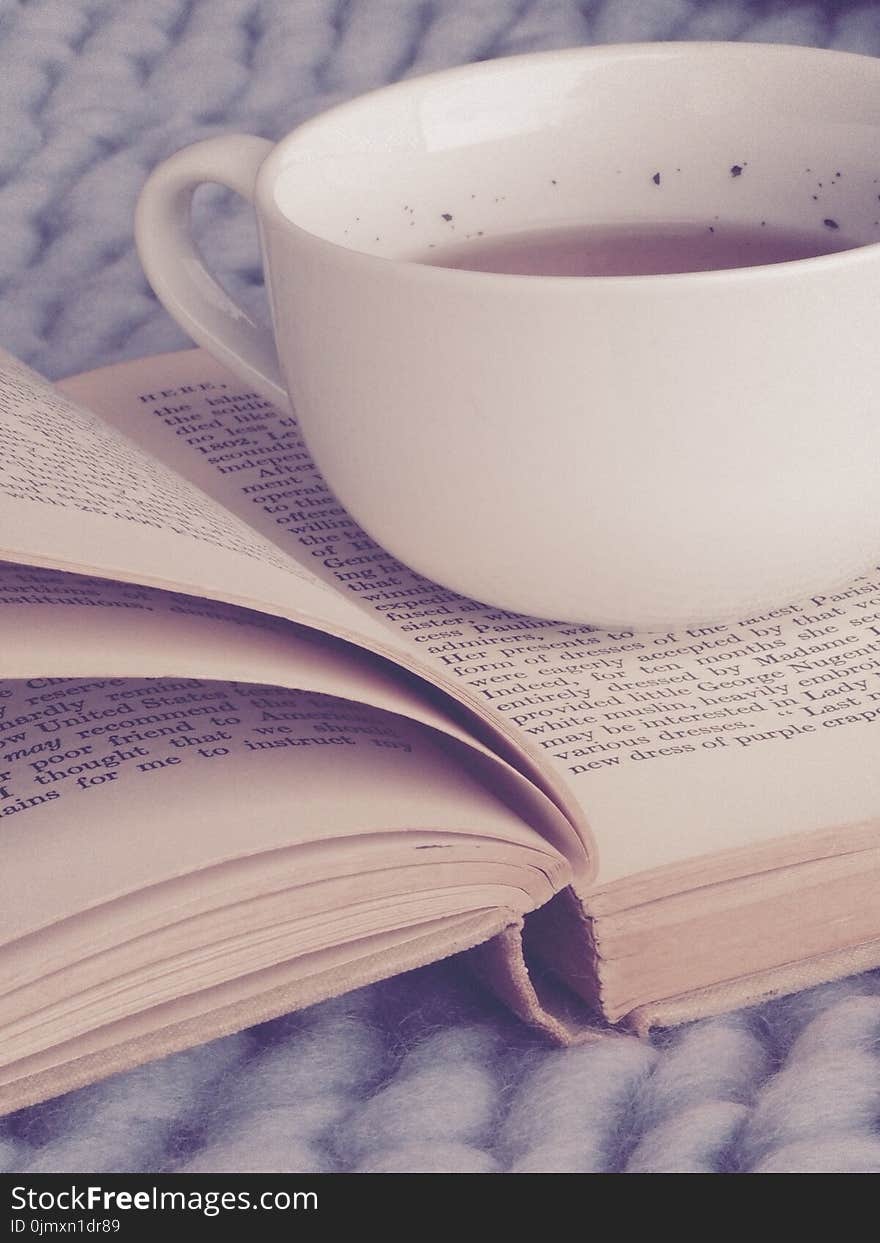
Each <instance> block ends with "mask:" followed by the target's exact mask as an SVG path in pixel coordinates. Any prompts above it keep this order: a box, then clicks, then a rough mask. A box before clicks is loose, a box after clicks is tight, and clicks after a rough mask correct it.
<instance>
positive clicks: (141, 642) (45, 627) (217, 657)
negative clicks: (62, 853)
mask: <svg viewBox="0 0 880 1243" xmlns="http://www.w3.org/2000/svg"><path fill="white" fill-rule="evenodd" d="M83 677H88V678H90V679H93V680H95V679H97V680H98V681H99V682H102V683H103V682H107V680H108V679H110V680H112V679H114V678H116V679H119V678H128V677H139V678H144V677H155V678H164V679H167V678H168V677H174V678H177V679H179V680H181V684H182V685H184V686H185V685H188V684H190V683H192V684H193V685H196V686H197V685H199V684H200V683H205V682H210V681H218V680H225V681H230V680H231V681H238V682H261V683H264V684H265V685H267V686H271V687H276V688H286V689H291V690H302V691H312V692H318V693H320V694H323V695H331V696H335V697H338V698H340V699H346V700H351V701H353V702H354V703H357V704H364V705H368V706H370V707H375V708H381V709H383V710H384V711H386V712H393V713H395V714H398V715H402V716H404V717H406V718H408V719H409V720H411V721H414V722H418V723H419V724H421V725H425V726H428V727H430V728H431V729H432V730H435V731H437V732H438V733H439V734H441V735H443V736H445V737H446V738H448V739H449V740H450V743H452V744H457V745H460V746H461V747H462V748H466V751H462V753H461V757H460V762H461V765H462V768H463V770H464V769H467V768H470V769H471V770H473V771H474V772H478V773H481V774H484V777H483V779H484V780H485V781H486V782H487V783H488V784H490V786H491V788H492V789H493V790H494V792H495V794H496V796H497V797H498V798H501V799H503V800H504V799H506V800H507V802H508V804H509V805H511V806H513V807H515V808H516V809H517V814H518V815H520V816H521V817H522V818H524V819H525V820H526V821H527V822H528V823H530V824H532V825H534V826H535V827H536V828H538V829H539V830H540V831H541V832H542V833H543V834H544V836H545V838H546V840H547V842H548V843H550V844H552V845H553V846H555V848H556V849H557V850H558V851H559V852H560V853H561V854H563V855H565V856H566V857H568V858H570V859H572V860H574V861H575V863H576V865H579V866H581V867H583V866H584V861H585V860H584V852H583V849H582V847H581V846H580V843H579V840H578V838H577V836H576V835H575V833H574V832H573V830H572V829H571V827H570V825H569V824H568V821H567V820H566V818H565V817H564V815H562V814H561V813H560V812H559V810H558V809H557V808H556V807H555V806H554V804H553V803H552V802H551V801H550V799H549V798H547V797H546V796H545V795H544V794H543V793H542V792H541V791H540V790H538V789H536V788H535V786H534V785H533V783H532V782H530V781H529V780H528V779H527V778H526V777H524V776H522V775H521V774H520V773H519V772H517V771H516V769H514V768H512V767H511V766H510V765H508V764H507V763H506V762H505V761H504V760H503V759H501V758H500V757H498V756H497V755H496V754H495V753H494V752H493V751H492V750H490V749H489V748H488V747H486V746H485V745H484V744H482V743H480V742H479V741H478V740H477V739H475V738H473V737H472V735H471V733H470V732H469V731H468V730H467V729H466V728H465V727H464V726H463V725H461V724H460V723H458V722H457V721H455V720H454V719H453V718H452V717H451V716H450V715H449V714H448V713H447V712H445V711H444V705H443V702H442V701H441V702H439V703H434V702H432V701H431V699H430V697H429V696H428V695H427V694H425V693H424V690H423V688H422V687H420V686H419V685H418V684H416V683H414V680H413V679H411V678H408V677H407V676H406V675H405V674H402V673H401V672H400V671H399V670H397V669H396V668H395V667H394V666H393V665H390V664H389V663H388V662H387V661H384V660H382V659H380V658H379V657H375V656H372V655H371V654H370V653H368V652H364V651H360V650H358V649H355V648H354V647H352V645H350V644H348V643H345V642H342V641H340V640H336V639H333V638H332V637H330V636H327V635H323V634H320V633H317V632H315V631H312V630H308V629H300V628H296V627H293V626H291V625H290V624H289V623H286V622H282V621H281V620H279V619H276V618H273V617H266V616H264V615H263V614H261V613H257V612H253V611H249V610H245V609H240V608H237V607H235V606H233V605H223V604H220V603H217V602H216V601H209V600H194V599H193V598H191V597H189V596H183V595H177V594H174V593H171V592H164V591H159V590H156V589H154V588H150V587H141V586H137V585H134V584H127V583H114V582H110V581H106V580H102V579H96V578H88V577H86V576H83V575H73V574H64V573H60V572H58V571H53V570H46V569H42V568H38V567H25V566H17V565H3V564H2V563H0V678H9V679H12V678H18V679H27V683H28V685H29V686H31V688H32V689H33V690H34V692H35V698H37V699H38V698H39V695H37V694H36V692H43V691H45V690H47V689H49V688H52V687H55V686H58V687H60V688H62V690H60V691H59V692H58V694H63V687H64V685H65V684H66V683H67V682H68V681H70V680H71V679H76V678H83ZM182 702H184V703H185V702H186V700H185V697H184V699H183V700H182ZM10 729H11V731H12V732H11V733H10V732H8V730H10ZM42 729H43V727H41V726H39V725H29V724H28V722H27V721H19V720H14V719H13V718H11V717H10V716H9V715H8V714H7V713H6V711H5V709H4V706H3V703H2V702H0V771H2V769H3V763H2V757H3V754H4V753H3V750H2V747H3V743H4V742H7V743H8V744H9V746H10V748H11V749H12V751H13V752H15V753H17V752H18V751H20V750H21V749H22V748H26V747H27V746H29V745H36V743H37V742H39V740H40V733H41V731H42ZM105 732H106V731H104V730H101V729H98V730H97V735H103V733H105ZM111 749H112V748H111ZM462 788H463V797H464V792H465V791H466V789H467V788H468V782H467V781H466V780H465V781H463V786H462ZM427 795H428V790H427V787H426V798H427ZM7 797H11V794H9V792H8V791H7V792H6V794H4V793H3V785H2V782H0V817H2V815H3V814H4V812H3V809H4V804H5V799H6V798H7ZM389 798H391V799H393V790H392V791H389ZM430 811H431V808H430V805H429V804H427V803H426V806H425V814H426V815H429V814H430ZM143 814H149V808H139V806H138V805H132V807H131V809H130V811H129V815H130V816H132V817H139V816H142V815H143Z"/></svg>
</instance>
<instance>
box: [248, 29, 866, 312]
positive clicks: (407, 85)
mask: <svg viewBox="0 0 880 1243" xmlns="http://www.w3.org/2000/svg"><path fill="white" fill-rule="evenodd" d="M624 56H626V57H629V56H632V57H639V56H647V57H651V58H653V59H660V58H666V59H670V60H671V59H675V58H686V59H704V58H706V57H708V56H720V57H723V58H726V59H728V60H734V59H737V58H739V59H743V58H746V59H751V58H753V57H755V56H764V57H766V58H767V59H768V60H770V59H776V60H784V61H789V62H792V63H797V62H798V61H803V60H813V61H818V60H822V59H825V60H829V59H833V60H835V61H838V62H848V63H850V64H851V65H855V64H858V65H860V66H862V67H864V66H865V65H867V64H871V63H873V64H874V65H875V66H876V70H877V73H878V77H880V57H875V56H872V55H870V54H868V53H864V52H851V51H842V50H838V49H837V48H820V47H812V46H808V45H804V44H793V43H758V42H745V41H743V42H740V41H727V40H693V41H690V40H658V41H656V42H636V43H603V44H578V45H575V46H572V47H565V48H555V49H551V50H549V51H537V52H521V53H516V54H514V55H511V56H499V57H495V58H492V59H490V60H485V61H469V62H468V63H467V64H464V65H454V66H451V67H449V68H445V69H436V70H432V71H431V72H428V73H424V74H419V75H417V76H416V77H412V78H403V79H399V80H398V81H396V82H390V83H386V84H384V85H382V86H378V87H374V88H373V89H371V90H369V91H365V92H363V93H361V94H358V95H355V96H353V97H352V98H350V99H346V100H342V101H341V102H340V103H337V104H334V105H333V106H332V107H330V108H326V109H324V110H323V111H321V112H319V113H317V114H316V115H315V116H312V117H309V118H308V119H307V120H305V121H303V122H301V123H300V124H299V125H297V126H295V127H294V128H293V129H292V130H290V131H288V133H286V134H285V135H284V136H283V137H282V138H280V139H279V140H278V141H277V142H276V143H275V145H274V147H273V148H272V150H271V151H270V152H269V154H268V155H267V156H266V159H265V160H264V161H263V163H262V164H261V166H260V169H259V171H258V174H257V179H256V185H255V192H254V198H255V203H256V205H257V208H258V211H259V214H260V215H261V216H262V217H263V218H264V219H265V220H267V221H269V222H271V223H274V224H275V225H276V226H278V227H280V228H281V229H282V230H286V231H290V232H292V233H293V234H294V235H295V236H297V238H298V239H299V241H300V243H301V244H303V245H306V246H308V247H310V248H311V249H314V250H315V251H319V252H320V251H323V252H324V253H326V254H327V255H328V256H334V255H335V256H336V257H337V258H340V257H341V256H345V257H346V261H348V262H352V263H358V264H363V265H370V266H371V265H374V264H381V265H384V267H385V268H386V269H387V268H388V265H392V267H393V268H396V269H398V270H399V271H400V272H401V273H408V274H410V275H411V276H413V277H414V278H416V279H428V280H437V279H441V280H442V279H446V280H457V281H462V280H469V281H478V282H480V284H481V285H485V284H486V282H490V281H491V282H499V281H501V282H505V283H510V282H516V283H522V282H526V283H528V284H529V285H532V286H534V284H535V282H542V283H543V284H545V285H547V284H549V285H552V286H556V287H559V288H571V287H576V288H583V287H584V285H585V284H588V285H590V286H592V285H594V284H601V285H603V286H604V285H609V284H613V285H615V286H622V285H625V284H626V285H641V284H643V283H644V282H649V283H650V285H651V286H654V287H656V285H657V282H658V281H664V282H665V281H671V282H675V283H676V284H677V283H679V282H682V281H685V282H690V283H703V282H706V281H710V282H716V281H718V280H720V279H721V280H724V281H726V282H735V281H738V280H740V279H744V278H748V279H753V278H759V279H767V278H768V277H770V276H776V277H779V276H782V275H790V274H792V273H793V272H802V271H803V272H806V271H809V272H810V273H814V272H824V271H827V270H828V269H836V268H839V267H844V266H850V265H851V264H853V263H858V262H862V261H864V259H866V258H870V257H874V258H877V257H880V239H878V240H877V241H873V242H864V243H862V244H860V245H857V246H852V247H848V248H846V249H844V250H839V251H832V252H830V253H828V254H820V255H810V256H807V257H804V258H800V259H787V260H783V261H782V262H779V263H765V264H753V265H743V266H742V267H735V268H703V269H699V270H697V271H693V272H646V273H635V274H618V275H613V276H611V275H597V276H565V275H558V274H533V273H521V272H482V271H474V270H472V269H469V268H447V267H443V266H442V265H440V264H437V265H434V264H428V263H425V262H423V261H421V260H419V259H409V258H401V257H397V256H394V255H377V254H373V253H371V252H369V251H364V250H358V249H356V248H355V247H353V246H348V245H346V244H345V243H343V242H339V241H333V240H332V239H330V238H326V237H322V236H321V235H320V234H317V233H313V232H312V231H311V230H310V229H307V228H305V227H304V226H303V225H301V224H298V223H297V222H296V221H295V220H292V219H291V218H290V217H289V216H288V215H286V214H285V213H284V212H283V211H282V210H281V208H280V207H279V205H278V203H277V201H276V198H275V194H274V187H275V182H276V180H277V178H278V175H279V174H280V172H281V171H282V169H283V168H285V167H286V165H287V162H288V157H289V153H290V151H291V149H292V148H295V147H296V145H297V142H298V141H299V140H300V139H301V138H302V137H303V136H304V135H308V134H310V133H311V132H312V131H314V130H318V129H320V128H321V127H322V126H324V125H325V124H327V123H331V124H332V121H333V119H334V118H335V117H337V116H339V115H340V114H344V113H346V112H354V111H356V110H360V109H362V108H367V107H369V106H370V105H371V104H372V103H373V102H374V101H375V100H377V99H385V98H388V97H389V96H391V95H397V94H399V95H401V96H405V95H406V94H407V93H408V92H410V91H412V90H413V89H416V90H418V89H420V88H421V87H422V86H423V84H425V83H443V82H447V83H449V84H450V85H453V84H455V83H456V82H459V81H462V80H467V79H471V78H474V77H477V76H484V75H486V74H487V73H503V72H504V71H505V69H506V68H507V67H508V66H509V65H511V64H524V65H532V66H534V68H535V69H541V68H542V67H544V66H547V65H553V64H560V63H563V62H570V61H577V60H584V61H592V60H596V61H601V60H611V59H619V58H621V57H624ZM866 252H867V253H866ZM414 274H419V275H418V277H415V276H414Z"/></svg>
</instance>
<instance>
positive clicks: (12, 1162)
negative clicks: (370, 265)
mask: <svg viewBox="0 0 880 1243" xmlns="http://www.w3.org/2000/svg"><path fill="white" fill-rule="evenodd" d="M669 38H674V39H749V40H758V41H761V40H763V41H779V42H790V43H806V44H818V45H822V46H830V47H837V48H843V49H849V50H855V51H863V52H868V53H871V54H880V5H877V4H875V3H856V4H848V3H841V2H836V0H826V2H825V3H824V4H823V3H802V4H799V3H796V2H795V3H786V2H782V0H778V2H774V0H706V2H705V3H697V2H695V0H580V2H579V3H577V2H575V0H29V2H28V3H16V2H15V0H0V115H2V117H3V122H4V123H3V125H2V127H0V287H2V298H0V343H2V344H3V345H4V346H6V347H7V348H9V349H11V350H13V351H14V352H15V353H17V354H19V355H20V356H21V357H23V358H25V359H26V360H27V361H29V362H31V363H32V364H33V365H35V366H36V367H38V368H39V369H41V370H43V371H44V372H45V373H47V374H48V375H50V376H53V377H56V376H60V375H64V374H67V373H70V372H73V371H80V370H84V369H87V368H90V367H96V366H99V365H101V364H103V363H109V362H116V361H119V360H120V359H123V358H128V357H136V356H138V355H142V354H148V353H154V352H157V351H159V350H166V349H174V348H177V347H182V346H184V345H186V344H187V342H186V340H185V338H184V337H183V336H182V335H181V333H180V332H179V330H178V329H177V328H176V327H175V326H174V324H172V322H171V321H170V319H169V318H168V316H167V315H166V314H165V313H164V311H163V310H162V309H161V308H160V307H159V306H158V305H157V303H156V302H155V300H154V299H153V297H152V296H151V294H150V292H149V290H148V289H147V286H146V283H145V281H144V279H143V276H142V274H141V272H140V269H139V266H138V262H137V259H136V257H135V254H134V250H133V246H132V229H131V218H132V211H133V207H134V202H135V198H136V195H137V192H138V190H139V188H140V186H141V184H142V182H143V180H144V178H145V176H146V174H147V172H148V170H149V169H150V168H152V166H153V165H154V164H155V163H157V162H158V161H159V160H160V159H162V158H163V157H164V156H166V155H168V154H170V152H171V151H173V150H175V149H176V148H177V147H179V146H182V145H183V144H184V143H187V142H190V141H193V140H194V139H197V138H203V137H207V136H209V135H211V134H216V133H221V132H225V131H228V130H234V129H240V130H247V131H250V132H253V133H259V134H264V135H266V136H267V137H270V138H275V137H279V136H280V135H281V134H283V133H285V132H286V131H287V130H289V129H290V128H292V127H293V126H294V125H295V124H297V123H298V122H299V121H301V120H303V119H304V118H305V117H307V116H309V115H311V114H313V113H315V112H317V111H319V110H321V109H323V108H325V107H327V106H329V105H330V104H332V103H335V102H337V101H339V100H341V99H343V98H346V97H348V96H350V95H353V94H356V93H359V92H361V91H364V90H367V89H369V88H370V87H373V86H377V85H379V84H381V83H383V82H387V81H391V80H393V79H396V78H400V77H403V76H406V75H409V74H414V73H421V72H425V71H427V70H431V69H437V68H442V67H444V66H447V65H454V64H459V63H463V62H465V61H469V60H477V59H484V58H487V57H492V56H500V55H504V54H506V53H512V52H522V51H529V50H537V49H542V48H552V47H562V46H566V45H571V44H578V43H609V42H619V41H634V40H654V39H669ZM200 199H201V203H200V205H199V212H198V221H197V228H198V234H199V237H200V241H201V244H202V245H203V247H204V249H205V250H206V252H207V253H208V255H209V256H221V255H222V268H223V271H224V273H225V274H226V279H227V283H228V284H229V287H230V288H231V290H232V292H233V293H235V294H236V296H238V297H240V298H242V299H243V300H244V301H245V302H246V303H248V304H249V306H251V307H252V308H253V309H254V310H257V309H258V308H259V306H260V303H261V300H262V290H261V284H260V273H259V264H258V260H257V254H256V245H255V241H254V230H253V226H252V223H251V221H250V219H249V217H248V214H247V211H246V210H245V209H244V208H243V206H242V205H241V204H240V203H239V202H238V201H237V200H235V199H234V197H232V196H231V195H228V194H226V193H224V192H220V191H216V192H213V191H208V190H205V191H202V192H200ZM878 1126H880V973H873V974H869V975H866V976H863V977H861V978H860V979H857V980H853V981H848V982H845V983H842V984H838V985H830V986H828V987H826V988H824V989H816V990H813V991H812V992H809V993H804V994H801V995H800V996H798V997H795V998H791V999H787V1000H784V1001H779V1002H775V1003H773V1004H770V1005H766V1006H763V1007H761V1008H760V1009H757V1010H754V1011H750V1012H746V1013H742V1014H739V1015H734V1016H730V1017H727V1018H723V1019H717V1020H713V1021H709V1022H705V1023H699V1024H694V1025H692V1026H690V1027H687V1028H683V1029H681V1030H679V1031H677V1032H673V1033H669V1034H667V1035H666V1036H664V1037H661V1038H657V1039H655V1040H654V1041H653V1042H652V1043H651V1044H648V1043H642V1042H639V1041H637V1040H636V1039H634V1038H629V1037H621V1038H619V1039H611V1040H609V1041H607V1042H605V1043H601V1044H599V1045H590V1046H585V1047H583V1048H576V1049H571V1050H566V1051H558V1050H549V1049H547V1048H546V1047H544V1046H542V1045H540V1044H539V1043H538V1042H537V1041H536V1040H535V1039H534V1038H533V1037H532V1036H531V1035H530V1034H529V1033H528V1032H526V1031H524V1030H523V1029H522V1028H520V1027H518V1026H517V1025H516V1024H515V1023H514V1022H513V1021H512V1020H511V1019H509V1018H508V1017H507V1016H506V1015H505V1014H503V1013H501V1012H500V1011H499V1010H498V1008H497V1007H496V1006H495V1005H494V1004H493V1003H491V1002H490V1001H489V1000H488V999H487V998H486V997H485V996H483V995H482V994H481V993H480V992H479V991H478V989H477V988H476V986H475V985H474V984H473V982H472V981H471V979H470V978H469V976H468V975H467V973H466V972H465V970H464V969H463V968H462V966H461V965H460V964H459V963H457V962H454V961H453V962H449V963H441V964H438V965H436V966H434V967H430V968H426V969H425V970H422V971H418V972H415V973H413V974H411V975H409V976H405V977H402V978H401V979H399V980H394V981H389V982H386V983H384V984H379V985H376V986H374V987H372V988H369V989H365V990H363V991H361V992H359V993H355V994H353V995H351V996H349V997H346V998H342V999H340V1000H337V1001H334V1002H329V1003H325V1004H324V1005H320V1006H316V1007H314V1008H313V1009H312V1010H310V1011H308V1012H306V1013H304V1014H301V1015H294V1016H291V1017H289V1018H285V1019H281V1020H278V1021H276V1022H274V1023H269V1024H265V1025H263V1026H262V1027H258V1028H255V1029H253V1030H251V1031H249V1032H245V1033H242V1034H241V1035H238V1036H233V1037H229V1038H228V1039H225V1040H220V1041H217V1042H215V1043H214V1044H211V1045H208V1046H205V1047H204V1048H201V1049H197V1050H193V1051H190V1052H187V1053H183V1054H179V1055H177V1056H175V1057H172V1058H168V1059H166V1060H165V1061H163V1062H159V1063H156V1064H154V1065H151V1066H147V1067H144V1068H143V1069H141V1070H138V1071H135V1072H132V1073H129V1074H126V1075H121V1076H118V1077H117V1078H115V1079H113V1080H110V1081H108V1082H106V1083H103V1084H99V1085H97V1086H95V1087H93V1088H88V1089H85V1090H83V1091H81V1092H76V1093H72V1094H70V1095H69V1096H67V1097H64V1098H61V1099H59V1100H57V1101H53V1102H49V1103H47V1104H44V1105H42V1106H39V1107H36V1108H33V1109H29V1110H24V1111H22V1112H21V1113H19V1114H17V1115H13V1116H11V1117H8V1118H6V1119H5V1120H2V1119H0V1170H4V1169H7V1170H14V1171H25V1170H34V1171H36V1170H42V1171H68V1170H83V1171H94V1172H103V1171H110V1170H119V1171H126V1172H130V1171H138V1170H151V1171H156V1170H193V1171H196V1170H202V1171H222V1170H251V1171H271V1170H292V1171H302V1172H309V1171H320V1170H375V1171H422V1170H424V1171H518V1170H535V1171H540V1170H551V1171H572V1172H574V1171H584V1172H586V1171H606V1170H619V1171H634V1172H636V1171H637V1172H642V1171H729V1172H734V1171H746V1170H755V1171H767V1172H770V1171H817V1172H818V1171H846V1172H849V1171H852V1172H856V1171H877V1170H880V1130H878Z"/></svg>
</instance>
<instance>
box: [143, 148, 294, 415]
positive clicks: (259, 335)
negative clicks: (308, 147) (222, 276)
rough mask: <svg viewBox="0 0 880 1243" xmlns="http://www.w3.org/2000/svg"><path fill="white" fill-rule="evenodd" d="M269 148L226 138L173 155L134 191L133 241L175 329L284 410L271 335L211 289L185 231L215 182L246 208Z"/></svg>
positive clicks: (286, 404) (213, 286)
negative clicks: (202, 194)
mask: <svg viewBox="0 0 880 1243" xmlns="http://www.w3.org/2000/svg"><path fill="white" fill-rule="evenodd" d="M271 150H272V143H271V142H268V141H267V140H266V139H265V138H256V137H253V136H251V135H249V134H227V135H223V136H221V137H219V138H208V139H206V140H205V141H204V142H197V143H193V145H192V146H190V147H184V149H183V150H182V151H178V152H176V154H174V155H172V156H171V157H170V158H169V159H167V160H165V161H164V162H163V163H162V164H160V165H159V167H158V168H156V169H155V170H154V171H153V173H151V175H150V177H149V178H148V179H147V182H146V184H145V185H144V188H143V190H142V191H141V195H140V198H139V200H138V204H137V211H136V213H135V240H136V243H137V249H138V254H139V255H140V260H141V263H142V265H143V268H144V271H145V272H146V274H147V279H148V280H149V282H150V284H151V285H152V286H153V289H154V290H155V291H156V294H157V296H158V298H159V300H160V301H161V302H162V303H163V304H164V306H165V308H166V309H167V310H168V311H169V312H170V313H171V315H173V316H174V318H175V319H176V320H177V322H178V323H179V324H180V326H181V327H182V328H183V329H184V330H185V331H186V332H187V333H189V335H190V336H191V337H192V338H193V340H194V341H197V342H198V343H199V345H203V346H204V347H205V349H206V350H208V351H209V352H210V353H211V354H213V355H214V356H215V358H217V359H219V361H220V362H221V363H224V364H225V365H226V366H227V367H229V368H230V370H232V371H235V372H237V373H238V375H240V376H241V377H242V379H243V380H245V381H246V382H247V383H248V384H249V385H252V386H253V388H255V389H256V390H257V392H259V393H260V394H261V396H263V397H265V398H267V400H269V401H271V402H272V403H273V404H274V405H276V406H281V407H282V409H289V407H290V402H289V399H288V396H287V390H286V388H285V386H284V381H283V380H282V378H281V369H280V367H279V365H278V354H277V351H276V349H275V339H274V337H273V335H272V332H271V330H270V329H269V328H267V327H265V326H264V325H263V324H259V323H257V322H256V321H254V320H253V319H252V318H251V317H250V315H248V313H247V312H246V311H245V310H244V309H243V308H242V307H240V306H239V305H238V304H237V303H236V302H233V300H232V298H230V297H229V295H228V294H227V293H226V291H225V290H224V289H223V288H222V287H221V286H220V285H219V284H218V282H217V281H216V280H215V279H214V277H213V276H212V275H211V273H210V272H209V271H208V269H207V267H206V266H205V263H204V260H203V259H202V256H201V255H200V254H199V251H198V250H197V248H196V245H195V243H194V241H193V237H192V232H191V229H190V205H191V203H192V196H193V194H194V193H195V190H196V189H197V187H198V186H200V185H201V184H202V183H203V182H218V183H219V184H220V185H222V186H227V187H228V188H229V189H230V190H234V191H235V192H236V193H237V194H240V195H241V196H242V198H245V199H247V200H248V202H249V203H253V202H254V187H255V183H256V178H257V172H258V171H259V168H260V165H261V164H262V163H263V160H265V158H266V156H267V155H268V154H269V152H270V151H271Z"/></svg>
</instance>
